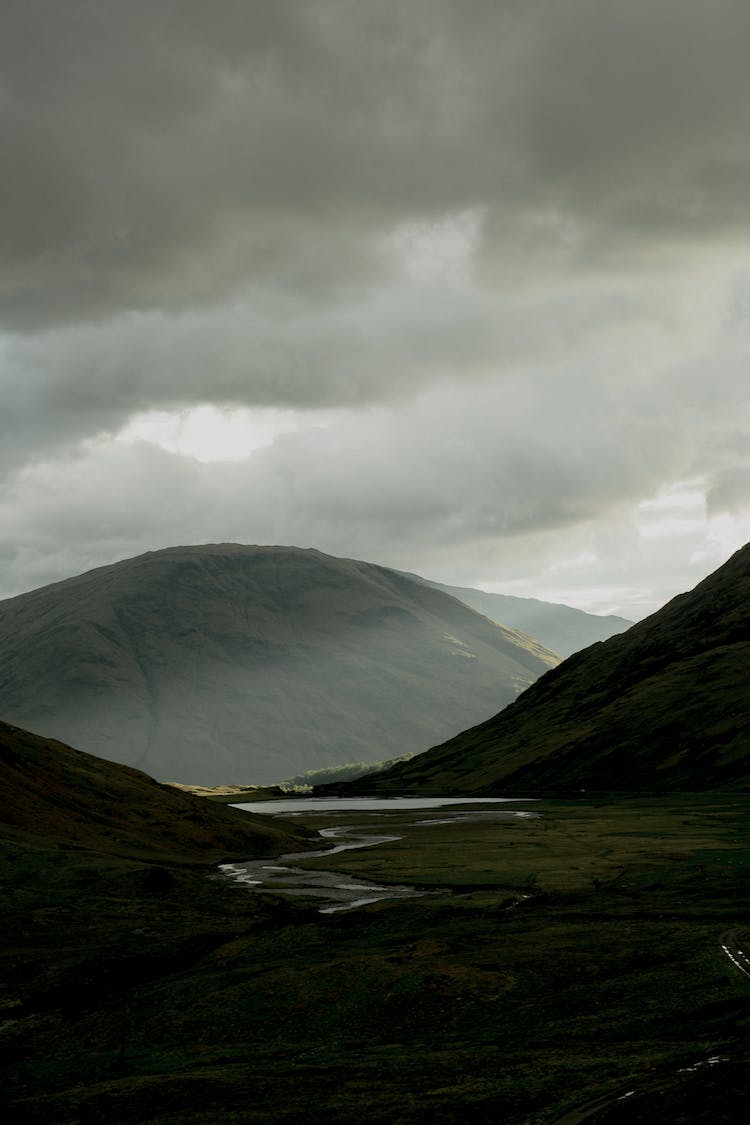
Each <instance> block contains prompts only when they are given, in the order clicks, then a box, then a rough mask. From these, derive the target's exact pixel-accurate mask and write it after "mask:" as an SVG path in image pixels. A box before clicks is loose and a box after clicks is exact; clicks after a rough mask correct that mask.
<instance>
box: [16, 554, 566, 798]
mask: <svg viewBox="0 0 750 1125" xmlns="http://www.w3.org/2000/svg"><path fill="white" fill-rule="evenodd" d="M556 660H557V657H556V656H555V655H554V654H552V653H550V652H548V651H547V650H546V649H544V648H543V647H542V646H540V645H538V644H537V643H536V642H534V641H533V640H531V638H529V637H525V636H523V635H522V634H520V633H518V632H515V631H514V630H509V629H504V628H502V627H500V626H498V625H496V624H494V623H492V622H490V621H488V620H487V619H486V618H484V617H482V616H480V615H479V614H477V613H475V612H474V611H473V610H471V609H468V608H467V607H466V606H464V605H462V604H461V603H459V602H457V601H455V600H454V599H452V598H450V597H448V596H447V595H446V594H443V593H441V592H439V591H437V590H432V589H430V588H429V587H427V586H424V585H422V584H420V583H417V582H413V581H411V580H410V579H408V578H404V577H402V576H400V575H397V574H395V573H394V572H392V571H388V570H386V569H384V568H381V567H377V566H373V565H371V564H368V563H362V562H356V561H353V560H349V559H335V558H332V557H330V556H327V555H324V554H321V553H320V552H318V551H314V550H299V549H297V548H293V547H246V546H239V545H236V544H219V545H209V546H199V547H174V548H169V549H167V550H163V551H156V552H150V553H149V554H146V555H141V556H139V557H138V558H135V559H128V560H125V561H124V562H121V563H117V564H115V565H113V566H107V567H101V568H99V569H97V570H93V571H90V572H88V573H87V574H83V575H79V576H78V577H76V578H71V579H68V580H67V581H65V582H58V583H55V584H53V585H51V586H46V587H44V588H42V589H40V590H34V591H32V592H31V593H28V594H22V595H20V596H18V597H16V598H11V599H8V600H6V601H4V602H0V714H3V715H4V716H5V718H7V719H8V720H9V721H11V722H14V723H17V724H19V725H20V726H26V727H32V728H33V729H35V730H39V731H42V732H49V733H50V734H53V735H54V736H55V737H59V738H62V739H65V740H66V741H68V742H71V743H73V744H74V745H76V746H79V747H81V749H83V750H88V751H90V752H92V753H96V754H98V755H101V756H103V757H106V758H109V759H112V760H115V761H121V762H126V763H128V764H131V765H135V766H138V767H139V768H140V769H144V770H146V771H147V772H148V773H150V774H153V775H154V776H156V777H158V778H161V779H163V780H174V781H182V782H188V783H194V784H204V785H212V784H222V783H227V782H238V783H243V782H247V783H263V782H274V781H278V780H281V779H283V778H284V777H288V776H290V775H291V774H295V773H299V772H301V771H302V770H307V769H313V768H317V767H323V766H328V765H334V764H337V763H343V762H347V761H359V760H380V759H383V758H388V757H396V756H397V755H399V754H402V753H405V752H408V751H421V750H424V749H426V748H427V747H428V746H430V745H431V744H434V743H435V742H436V741H437V740H439V739H442V738H446V737H448V736H450V735H451V734H453V733H454V732H456V731H458V730H460V729H462V728H463V727H465V726H467V724H469V723H472V722H476V721H478V720H480V719H482V718H484V717H486V716H488V715H490V714H492V712H493V711H494V710H495V709H496V707H497V705H498V701H499V702H500V703H505V702H510V701H511V700H512V699H514V698H515V696H516V695H517V694H518V693H519V691H522V690H523V689H524V688H526V687H527V686H528V685H529V684H530V683H532V682H533V681H534V680H535V679H536V678H537V677H538V676H539V675H540V674H541V673H542V672H544V671H546V670H547V669H548V668H549V667H551V666H552V665H554V663H555V662H556Z"/></svg>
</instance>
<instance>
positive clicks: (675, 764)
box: [347, 544, 750, 796]
mask: <svg viewBox="0 0 750 1125" xmlns="http://www.w3.org/2000/svg"><path fill="white" fill-rule="evenodd" d="M748 785H750V544H749V545H748V546H746V547H744V548H742V550H740V551H738V552H737V553H736V554H735V555H734V556H733V557H732V558H731V559H730V560H729V561H728V562H727V563H726V564H725V565H724V566H722V567H721V568H720V569H719V570H717V571H716V572H715V573H714V574H712V575H711V576H710V577H709V578H706V579H705V580H704V581H703V582H701V583H700V585H698V586H696V588H695V589H694V590H693V591H692V592H691V593H688V594H681V595H680V596H679V597H676V598H674V599H673V600H672V601H671V602H669V604H668V605H666V606H664V608H663V609H661V610H659V612H658V613H655V614H653V616H651V617H649V618H647V619H646V620H645V621H641V622H640V623H639V624H637V625H634V626H633V627H632V628H631V629H629V630H628V632H627V633H623V634H621V635H619V636H616V637H612V638H611V639H610V640H608V641H604V642H602V643H600V644H595V645H592V646H591V648H588V649H585V650H584V651H583V652H579V653H577V654H576V655H575V656H571V657H570V658H569V659H568V660H566V661H564V663H562V664H561V665H560V666H559V667H557V668H555V669H553V670H552V671H550V672H548V673H547V674H546V675H545V676H543V677H542V678H541V679H540V680H538V681H537V682H536V683H535V684H534V685H533V686H532V687H530V688H529V689H528V690H527V691H525V692H524V693H523V695H521V697H520V698H519V699H518V700H516V701H515V702H514V703H512V704H510V706H508V707H506V708H505V709H504V710H503V711H501V712H500V713H499V714H497V715H495V717H494V718H492V719H489V720H488V721H487V722H485V723H482V724H481V725H479V726H475V727H473V728H472V729H470V730H467V731H465V732H464V733H463V734H460V735H458V736H457V737H456V738H453V739H451V740H450V741H449V742H446V743H444V744H443V745H441V746H437V747H435V748H434V749H432V750H430V751H428V752H427V753H426V754H423V755H420V756H419V757H417V758H414V759H412V760H411V761H409V762H404V763H402V764H400V765H398V766H395V767H393V768H392V769H390V770H387V771H386V772H384V773H382V774H378V775H375V776H374V777H373V778H372V779H371V780H370V779H368V778H363V779H362V780H361V781H355V782H352V783H351V784H350V785H349V786H347V792H354V791H365V790H366V791H367V792H398V793H401V792H419V793H425V794H430V793H453V792H458V793H462V794H481V793H484V794H487V793H508V794H519V793H524V794H528V795H530V796H531V795H534V794H542V793H562V792H578V791H580V790H584V789H585V790H587V791H588V790H595V791H596V790H601V791H605V790H613V791H628V790H630V791H633V790H635V791H641V792H654V793H656V792H668V791H676V790H691V789H692V790H697V789H703V788H722V787H730V788H731V787H737V786H742V787H747V786H748Z"/></svg>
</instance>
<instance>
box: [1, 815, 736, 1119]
mask: <svg viewBox="0 0 750 1125" xmlns="http://www.w3.org/2000/svg"><path fill="white" fill-rule="evenodd" d="M524 807H527V808H531V807H532V806H524ZM533 809H534V811H535V812H537V813H539V814H540V816H539V818H538V819H529V818H526V819H511V818H507V817H499V816H492V815H489V816H486V817H484V816H482V817H471V818H463V817H462V816H461V815H460V814H458V815H451V816H443V815H442V813H441V815H440V816H436V815H435V813H434V812H431V813H429V814H424V815H421V814H420V815H415V814H414V813H397V814H370V813H367V814H359V813H357V814H351V813H350V814H348V816H347V817H346V823H357V824H361V825H363V826H365V827H367V828H368V829H370V828H373V829H376V830H377V831H379V832H380V831H384V830H385V828H386V826H387V829H388V832H389V833H390V832H392V833H393V834H398V835H400V836H401V839H399V840H396V841H392V842H390V843H387V844H384V845H382V846H381V847H378V848H376V849H369V850H367V851H363V852H356V851H348V852H342V853H339V854H338V855H336V856H333V857H330V858H329V859H325V857H318V858H307V859H303V860H301V861H300V863H301V865H302V866H318V867H321V868H327V869H331V868H333V869H335V870H340V871H342V872H346V873H347V874H348V875H354V876H357V875H358V876H360V877H362V878H367V879H373V880H376V881H379V882H388V881H392V882H397V883H408V884H411V885H415V886H419V887H422V888H423V889H426V890H430V891H431V892H432V893H431V894H429V895H426V896H424V897H423V898H419V899H410V900H403V901H395V902H388V901H385V902H380V903H376V904H373V905H371V906H368V907H365V908H363V909H360V910H357V911H353V912H350V913H341V914H334V915H323V914H320V913H319V912H318V911H317V910H316V909H315V903H314V902H312V901H310V902H309V903H308V902H305V901H304V900H299V899H297V900H287V901H284V900H282V899H280V898H275V897H273V896H270V895H268V894H260V895H254V894H251V893H249V892H248V891H247V890H246V889H244V888H243V887H241V886H237V885H234V884H231V883H229V882H226V881H221V880H219V879H216V878H215V877H213V875H212V874H210V873H209V872H207V871H206V870H203V869H200V868H191V869H178V868H172V867H166V866H163V865H160V866H154V865H149V864H147V863H134V862H126V861H121V862H118V861H115V860H112V859H106V860H105V859H103V858H101V857H99V858H97V857H96V856H94V855H92V854H90V853H85V852H83V851H76V850H75V849H68V850H65V849H62V848H57V849H54V848H43V847H37V848H36V849H34V848H33V846H32V844H31V843H30V841H28V840H22V839H20V838H19V839H13V838H11V837H10V836H9V837H7V838H6V840H5V847H4V849H3V865H2V876H3V883H4V886H5V888H6V894H5V900H4V939H3V951H2V960H1V961H0V969H1V975H0V1065H2V1073H1V1074H0V1080H1V1086H0V1088H1V1089H2V1091H3V1098H4V1100H5V1103H6V1107H5V1117H4V1120H9V1121H19V1122H20V1121H24V1122H29V1123H40V1125H41V1123H42V1122H43V1123H44V1125H54V1123H58V1122H59V1123H61V1125H62V1123H73V1122H80V1123H87V1122H91V1123H93V1122H100V1121H102V1120H106V1121H107V1122H108V1125H118V1123H123V1125H125V1123H128V1125H134V1123H141V1122H142V1123H144V1125H145V1123H146V1122H160V1123H165V1125H166V1123H169V1125H179V1123H187V1122H191V1123H193V1122H206V1123H207V1122H212V1123H213V1122H216V1121H222V1122H225V1121H226V1122H231V1121H247V1122H254V1121H257V1122H290V1123H291V1122H311V1123H312V1122H318V1121H326V1122H342V1123H344V1122H354V1121H356V1122H381V1121H382V1122H386V1121H388V1122H404V1123H406V1122H420V1121H425V1122H427V1121H430V1122H436V1123H440V1122H446V1123H447V1122H459V1121H465V1120H466V1119H467V1118H468V1117H473V1119H474V1120H479V1121H486V1122H498V1121H502V1122H503V1123H504V1125H521V1123H524V1122H533V1123H538V1125H553V1123H555V1122H558V1123H560V1125H562V1123H563V1122H564V1123H566V1125H573V1123H575V1122H579V1121H580V1122H582V1121H584V1120H586V1121H589V1122H607V1123H615V1122H620V1121H628V1122H640V1121H644V1122H647V1121H662V1120H668V1121H670V1123H679V1122H683V1121H684V1122H691V1123H692V1122H706V1123H708V1122H711V1123H712V1125H716V1123H723V1122H730V1121H731V1122H733V1121H736V1120H737V1114H738V1112H739V1108H738V1107H741V1106H742V1105H743V1104H744V1101H745V1100H746V1098H747V1096H748V1094H750V1079H749V1078H748V1077H747V1075H748V1069H747V1063H748V1061H750V1039H749V1038H748V1035H749V1033H750V979H748V977H747V976H746V975H744V974H743V972H742V971H741V967H738V965H737V964H736V963H735V961H736V960H738V956H737V954H738V951H745V952H748V951H750V912H749V911H748V903H749V901H750V899H749V896H748V889H749V879H750V821H749V819H748V812H749V811H750V795H746V794H739V795H723V796H722V795H718V796H717V795H709V796H705V795H703V796H701V795H698V796H694V795H686V796H683V797H670V798H658V799H657V798H654V799H651V800H648V799H642V798H639V799H637V800H635V799H619V800H617V799H612V800H607V801H605V800H602V801H599V802H597V801H593V800H588V799H587V800H581V801H575V802H574V801H570V802H560V801H558V802H552V801H540V802H537V803H535V804H534V806H533ZM340 819H341V821H342V823H343V822H344V820H343V817H342V818H340ZM438 820H441V821H444V823H435V822H436V821H438ZM445 821H447V823H445ZM430 822H432V823H430ZM303 823H306V824H309V825H310V826H312V827H320V826H321V824H323V823H325V824H326V825H331V823H332V821H331V819H330V816H329V815H326V816H325V817H318V818H316V817H315V816H313V815H310V816H309V817H306V818H303ZM723 947H725V948H723ZM727 951H729V953H732V954H733V956H732V957H730V956H729V955H728V952H727Z"/></svg>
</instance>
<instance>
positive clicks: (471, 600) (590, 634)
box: [398, 571, 633, 658]
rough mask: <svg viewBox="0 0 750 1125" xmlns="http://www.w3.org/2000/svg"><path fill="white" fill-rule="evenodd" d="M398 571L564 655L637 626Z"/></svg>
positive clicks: (597, 615) (580, 611)
mask: <svg viewBox="0 0 750 1125" xmlns="http://www.w3.org/2000/svg"><path fill="white" fill-rule="evenodd" d="M398 573H401V574H404V575H405V576H406V577H407V578H412V579H414V580H416V581H419V582H424V583H426V584H427V585H428V586H432V588H433V589H435V590H442V591H443V593H445V594H449V595H450V596H451V597H453V598H457V599H458V601H461V602H463V603H464V605H468V606H469V608H470V609H475V610H476V611H477V613H482V614H484V616H485V617H489V618H490V620H491V621H497V622H498V623H499V624H502V625H507V626H509V627H510V628H512V629H520V631H521V632H522V633H527V634H528V635H529V636H530V637H535V638H536V639H537V640H538V641H539V642H540V643H541V644H543V645H546V647H547V648H549V649H552V651H553V652H558V653H559V654H560V656H562V657H563V658H565V657H567V656H572V654H573V653H574V652H578V651H580V649H582V648H587V647H588V646H589V645H592V644H594V643H595V642H596V641H604V640H607V639H608V638H609V637H612V636H614V635H615V634H616V633H622V632H625V631H626V630H627V629H629V628H630V627H631V625H633V622H632V621H628V620H627V618H625V617H617V616H615V615H612V614H608V615H601V616H600V615H599V614H595V613H586V612H585V611H584V610H582V609H575V608H574V607H573V606H569V605H563V604H562V603H560V602H546V601H542V600H541V599H540V598H519V597H516V596H515V595H513V594H494V593H490V592H489V591H487V590H481V589H478V588H475V587H472V586H450V585H448V584H447V583H445V582H435V581H434V580H433V579H431V578H424V577H423V576H422V575H420V574H411V573H410V572H408V571H399V572H398Z"/></svg>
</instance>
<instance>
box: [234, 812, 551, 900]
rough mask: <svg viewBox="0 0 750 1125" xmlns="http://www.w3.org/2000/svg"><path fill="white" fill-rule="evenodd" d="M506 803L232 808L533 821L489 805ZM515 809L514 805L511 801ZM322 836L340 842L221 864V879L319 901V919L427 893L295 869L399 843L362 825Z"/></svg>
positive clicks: (338, 828)
mask: <svg viewBox="0 0 750 1125" xmlns="http://www.w3.org/2000/svg"><path fill="white" fill-rule="evenodd" d="M509 802H510V798H506V797H491V798H466V797H456V798H440V797H413V798H402V797H380V798H377V797H367V798H357V799H354V800H346V799H343V798H332V799H329V798H323V799H320V798H301V799H290V800H278V801H256V802H248V803H244V804H238V805H236V806H235V807H236V808H239V809H245V810H248V811H250V812H258V813H263V814H269V813H270V814H271V815H273V816H287V817H288V816H294V815H300V814H301V813H317V812H332V813H333V812H335V813H344V812H347V813H351V812H363V811H368V812H383V811H389V810H390V811H396V812H403V811H404V810H405V809H409V810H415V811H416V810H420V809H424V810H430V809H441V810H442V809H443V808H444V807H445V806H450V805H460V806H463V807H462V808H461V809H452V810H451V811H446V812H445V813H444V814H443V815H441V817H440V818H439V819H431V820H422V821H421V822H420V821H415V822H414V823H415V824H419V823H422V824H449V823H451V822H452V821H454V820H467V819H472V820H473V819H476V818H478V817H481V818H485V817H493V818H494V817H498V816H502V817H513V818H516V817H520V818H528V817H536V816H537V814H536V813H533V812H527V811H519V810H518V809H512V810H511V809H507V810H505V809H503V810H500V809H495V808H492V806H494V805H497V804H506V803H509ZM512 803H513V804H518V803H519V802H518V801H517V800H514V801H513V802H512ZM467 805H483V806H489V808H488V807H485V808H484V809H470V810H468V811H467V810H466V807H465V806H467ZM320 836H321V837H322V838H323V839H324V840H336V841H341V842H338V843H336V844H335V845H334V846H333V847H327V848H321V849H320V850H319V851H309V852H308V851H306V852H289V853H287V854H286V855H281V856H278V857H277V858H276V859H271V860H269V859H253V860H246V861H245V862H242V863H223V864H221V866H220V868H219V870H220V871H221V873H222V875H225V876H226V877H228V878H230V879H234V880H236V881H237V882H238V883H243V884H245V885H246V886H247V888H248V889H249V890H253V891H271V892H273V893H275V894H284V895H298V896H303V897H305V898H313V899H319V900H320V902H321V905H320V906H319V907H318V909H319V912H320V913H321V914H335V913H338V912H339V911H342V910H354V909H356V908H357V907H358V906H366V905H367V904H368V903H371V902H380V901H381V900H383V899H401V898H419V897H421V896H423V895H426V894H429V893H430V892H429V891H424V890H420V889H418V888H417V887H410V886H404V885H400V884H390V885H388V886H381V885H379V884H377V883H372V882H369V881H366V880H363V879H361V878H357V877H352V876H349V875H344V874H342V873H341V872H339V871H324V870H323V871H321V870H307V869H305V868H301V867H295V866H294V864H295V862H296V861H297V860H300V859H314V858H315V857H317V856H332V855H336V853H337V852H343V851H349V850H352V849H355V848H375V847H377V846H378V845H379V844H385V843H388V842H391V841H393V840H400V839H401V836H399V835H393V834H389V835H385V834H382V833H380V834H378V835H375V834H374V833H373V832H372V831H371V830H369V829H368V828H367V827H366V826H365V825H362V824H344V825H332V826H330V827H327V828H322V829H320Z"/></svg>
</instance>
